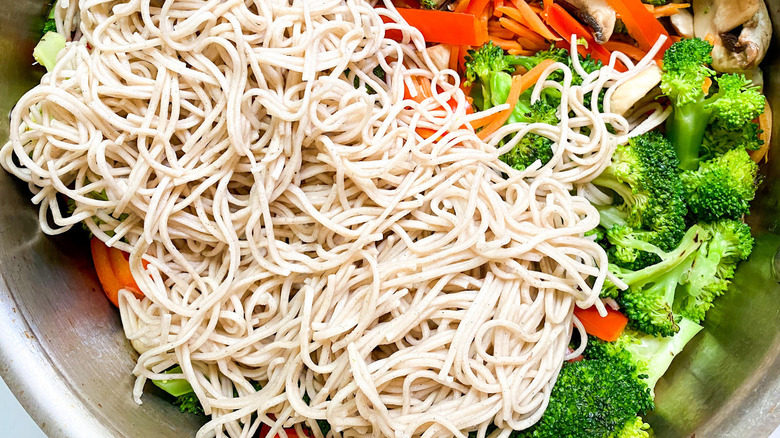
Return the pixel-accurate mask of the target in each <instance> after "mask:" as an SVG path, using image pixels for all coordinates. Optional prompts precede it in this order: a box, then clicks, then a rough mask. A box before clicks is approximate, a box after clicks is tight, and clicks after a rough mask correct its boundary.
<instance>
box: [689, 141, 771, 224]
mask: <svg viewBox="0 0 780 438" xmlns="http://www.w3.org/2000/svg"><path fill="white" fill-rule="evenodd" d="M757 175H758V164H756V163H755V162H754V161H753V160H752V159H751V158H750V155H748V153H747V151H745V149H742V148H739V149H732V150H730V151H727V152H726V153H724V154H723V155H721V156H718V157H715V158H713V159H711V160H710V161H706V162H704V163H701V164H700V165H699V168H698V170H689V171H686V172H683V173H682V175H681V178H682V181H683V187H684V188H685V193H686V199H687V202H688V207H689V209H690V212H691V215H692V216H693V217H694V219H696V220H698V221H703V222H713V221H716V220H718V219H739V218H740V217H742V215H744V214H746V213H748V211H749V210H750V202H751V201H752V200H753V198H755V195H756V189H757V185H756V178H757Z"/></svg>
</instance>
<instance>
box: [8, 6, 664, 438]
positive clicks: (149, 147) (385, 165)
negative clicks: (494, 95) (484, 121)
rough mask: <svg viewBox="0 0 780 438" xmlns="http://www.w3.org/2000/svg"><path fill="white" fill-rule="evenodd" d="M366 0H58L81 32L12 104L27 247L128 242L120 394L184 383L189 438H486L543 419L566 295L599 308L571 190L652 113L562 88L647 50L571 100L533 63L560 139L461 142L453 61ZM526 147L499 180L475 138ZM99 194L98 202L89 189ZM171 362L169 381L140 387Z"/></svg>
mask: <svg viewBox="0 0 780 438" xmlns="http://www.w3.org/2000/svg"><path fill="white" fill-rule="evenodd" d="M387 6H388V8H389V9H387V10H385V9H375V8H374V7H373V6H372V5H370V4H368V3H365V2H364V1H362V0H322V1H294V2H292V3H291V4H290V3H289V2H287V1H279V0H276V1H257V2H253V1H249V0H246V1H238V0H228V1H207V0H168V1H165V2H159V1H150V0H134V1H129V2H121V1H89V0H81V1H80V2H79V3H78V5H76V4H75V2H74V1H73V0H71V3H70V4H67V3H63V2H61V3H60V5H59V7H58V10H57V15H56V16H57V23H58V29H59V30H60V32H63V33H65V34H68V35H69V36H70V31H71V30H75V28H76V25H78V28H79V31H80V33H81V38H74V39H75V41H74V42H72V43H69V44H68V46H67V48H66V49H65V50H64V51H63V53H62V54H60V57H59V59H58V62H57V66H56V68H55V69H54V71H52V72H51V73H49V74H47V75H45V76H44V78H43V79H42V81H41V84H40V85H39V86H37V87H35V88H34V89H33V90H31V91H30V92H28V93H27V94H26V95H25V96H24V97H23V98H22V99H21V100H20V101H19V103H18V104H17V106H16V108H15V110H14V112H13V114H12V120H11V125H12V126H13V127H14V129H12V133H11V139H10V141H9V142H8V143H7V144H6V145H5V146H4V147H3V148H2V150H0V154H1V156H0V162H2V164H3V166H4V167H5V168H6V169H7V170H8V171H10V172H12V173H14V174H15V175H16V176H18V177H19V178H21V179H23V180H25V181H27V182H28V183H29V185H30V188H31V190H32V191H33V192H34V193H35V195H34V198H33V201H34V202H35V203H37V204H40V221H41V227H42V229H43V230H44V231H45V232H46V233H48V234H58V233H61V232H64V231H66V230H68V229H70V228H71V227H72V226H73V225H74V224H78V223H79V222H82V221H84V222H85V223H86V224H87V225H88V226H89V228H90V230H91V231H92V232H93V233H94V234H95V236H97V237H99V238H100V239H101V240H103V241H105V242H106V243H107V244H108V245H111V246H115V247H118V248H120V249H122V250H125V251H128V252H130V266H131V270H132V272H133V276H134V277H135V279H136V281H137V282H138V284H139V286H140V289H141V290H142V291H143V293H144V295H145V297H144V298H142V299H138V298H136V297H135V296H134V295H133V294H132V293H130V292H129V291H123V292H122V293H121V295H120V310H121V316H122V322H123V324H124V327H125V333H126V335H127V337H128V338H129V339H130V340H131V341H132V343H133V346H134V347H135V348H136V349H137V350H139V352H140V353H141V355H140V357H139V359H138V364H137V366H136V367H135V369H134V370H133V371H134V373H135V375H136V376H137V377H138V378H137V381H136V386H135V391H134V397H135V398H136V400H137V401H138V403H141V395H142V389H143V386H144V383H145V381H146V380H147V379H170V378H180V377H184V378H186V379H187V380H188V381H189V382H190V383H191V384H192V387H193V389H194V390H195V393H196V394H197V396H198V397H199V399H200V400H201V402H202V404H203V407H204V409H205V411H206V413H208V414H210V415H211V420H210V421H209V422H208V423H207V424H206V425H205V426H203V428H202V429H201V430H200V432H199V433H198V436H200V437H210V436H230V437H249V436H252V435H253V434H254V433H256V431H257V430H258V428H259V427H260V425H261V424H262V423H265V424H267V425H270V426H271V433H273V434H275V433H283V432H282V431H281V428H282V427H291V426H293V425H295V427H296V428H298V429H300V427H301V425H302V423H307V424H308V425H309V426H312V427H313V428H314V430H315V435H317V436H321V434H320V432H319V429H318V428H317V427H316V421H315V419H327V421H328V422H329V423H330V424H331V425H332V428H333V430H332V432H331V433H332V434H334V436H345V437H364V436H397V437H412V436H422V437H440V436H458V437H465V436H466V435H467V434H468V432H469V431H474V430H477V431H478V436H480V437H483V436H485V435H486V431H487V427H488V425H489V424H491V423H494V424H495V425H497V426H498V427H499V430H498V431H497V432H495V433H494V436H501V437H507V436H508V435H509V433H510V432H511V430H512V429H516V430H521V429H526V428H528V427H530V426H531V425H533V424H534V423H535V422H537V421H538V420H539V418H540V417H541V415H542V413H543V412H544V409H545V407H546V405H547V399H548V397H549V394H550V390H551V388H552V385H553V384H554V382H555V379H556V376H557V374H558V372H559V370H560V368H561V364H562V362H563V361H564V359H567V358H569V357H570V356H567V349H568V345H569V341H570V338H571V335H572V331H573V330H574V327H575V318H574V317H573V314H572V312H573V309H574V306H575V305H579V306H582V307H589V306H592V305H598V306H600V307H601V306H603V305H602V304H601V302H600V301H599V300H598V293H599V291H600V289H601V286H602V284H603V282H604V281H605V279H606V277H607V270H606V268H607V260H606V255H605V253H604V251H603V250H602V249H601V248H600V247H599V245H597V244H596V243H595V242H594V241H593V240H592V239H590V238H588V237H585V233H586V232H588V231H589V230H591V229H593V228H594V227H596V225H597V224H598V221H599V215H598V212H597V210H596V209H595V208H594V207H593V206H592V205H591V204H590V202H588V200H587V199H586V197H585V196H588V193H591V192H592V190H591V191H590V192H589V185H588V184H587V182H588V181H590V180H592V179H593V178H595V177H596V176H597V175H598V174H599V173H600V172H601V171H602V170H603V169H604V168H605V167H606V166H607V165H608V164H609V160H610V157H611V155H612V151H613V150H614V148H615V146H616V144H618V142H619V141H625V139H627V138H628V137H629V136H632V135H638V134H640V133H643V132H646V131H648V130H650V129H652V128H653V127H654V126H656V125H658V124H660V123H661V121H662V120H663V119H664V117H666V115H667V114H668V113H665V112H663V110H662V109H661V107H660V106H657V105H656V106H651V107H648V108H643V109H641V110H640V111H637V114H636V116H635V117H629V119H628V120H627V119H626V118H624V117H622V116H619V115H616V114H611V113H609V99H608V98H607V99H606V100H605V105H606V108H604V112H600V111H599V109H598V106H597V103H596V100H597V99H592V100H593V104H592V106H591V107H590V108H586V107H585V106H584V104H583V99H584V96H585V94H586V93H592V94H594V95H598V94H599V93H600V92H601V91H602V90H606V95H607V97H608V96H609V95H611V92H612V91H613V90H614V88H615V87H616V86H617V85H619V84H621V83H622V82H624V81H625V80H627V79H628V78H630V77H633V76H634V75H635V74H637V73H639V72H640V71H641V70H642V69H644V68H646V67H647V65H648V63H649V62H650V60H651V58H652V56H653V52H651V53H650V54H649V55H648V58H647V59H646V60H645V61H643V62H640V63H639V64H637V65H636V66H634V65H633V64H632V63H631V61H630V60H629V59H628V58H626V57H625V56H622V55H621V54H619V53H616V54H615V55H613V60H612V61H613V62H612V63H611V65H610V66H607V67H606V68H604V69H602V70H601V71H600V72H596V73H594V74H591V75H585V72H584V71H580V74H582V75H583V76H585V80H584V83H583V84H582V85H581V86H572V85H571V77H572V72H571V71H570V69H569V68H568V67H566V66H565V65H562V64H555V65H553V66H551V67H550V68H549V69H548V71H547V72H546V74H545V75H543V77H545V78H546V76H547V75H549V73H551V72H553V71H555V70H563V71H564V73H565V77H566V79H565V80H564V84H563V86H561V85H560V84H557V83H555V82H552V81H545V80H542V81H540V82H539V83H538V84H537V86H536V88H535V90H534V95H535V96H536V97H537V98H538V96H539V94H540V92H541V90H542V89H543V88H544V87H558V88H559V89H560V90H561V92H562V95H563V99H562V100H563V102H562V108H561V110H560V114H559V115H560V117H561V119H562V122H561V124H560V125H559V126H557V127H554V126H549V125H542V124H537V125H524V124H516V125H509V126H505V127H503V128H501V129H500V130H498V131H497V132H496V133H495V134H493V135H492V136H491V137H490V138H489V139H488V141H487V142H482V141H481V140H479V138H478V137H477V136H476V134H475V132H474V130H473V129H472V128H471V127H470V125H468V123H467V122H468V121H469V120H473V119H474V118H476V117H480V115H467V114H466V109H467V107H468V105H469V103H468V102H467V99H466V97H465V95H464V94H463V92H462V91H461V90H460V88H459V78H458V75H457V74H456V72H454V71H451V70H443V71H439V70H438V69H437V68H436V67H435V66H434V65H433V63H432V61H431V59H430V58H429V57H428V55H427V54H426V53H425V51H424V50H422V49H424V42H423V40H422V37H421V36H420V34H419V33H418V32H417V31H416V30H414V29H413V28H411V27H409V26H407V25H405V24H391V25H385V24H383V22H382V19H381V17H382V16H385V17H387V18H390V19H391V21H394V22H401V19H400V16H399V15H398V14H397V13H396V12H395V10H394V9H393V7H392V5H390V4H388V5H387ZM389 28H393V29H397V30H399V31H400V32H402V34H403V35H404V41H402V42H401V43H399V42H396V41H394V40H392V39H388V38H386V37H385V31H386V30H387V29H389ZM618 59H619V60H621V61H622V62H623V63H624V64H626V65H628V66H629V67H630V68H629V70H628V71H627V72H625V73H619V72H617V71H615V70H614V69H613V68H612V67H613V66H614V65H615V61H616V60H618ZM377 66H380V68H381V69H382V70H384V72H385V79H384V80H382V79H380V78H378V77H377V76H375V74H374V69H375V67H377ZM575 68H576V69H580V70H581V68H580V67H579V65H578V64H577V63H575ZM415 76H416V77H426V78H429V79H431V80H432V87H431V88H432V91H433V97H432V98H428V99H426V100H424V101H423V102H422V103H417V102H415V101H413V100H409V99H407V100H404V98H403V96H404V88H405V85H404V82H405V81H410V80H411V77H415ZM369 87H370V90H369ZM451 99H454V102H457V107H456V108H455V109H454V110H452V109H450V106H449V105H446V102H448V101H450V100H451ZM442 104H444V105H442ZM444 108H446V109H444ZM499 109H500V108H499ZM648 112H651V114H650V115H649V116H646V114H647V113H648ZM570 113H571V116H570ZM607 124H609V125H611V126H612V128H613V129H614V130H615V131H616V133H615V134H613V133H610V132H609V130H608V129H607ZM585 127H587V128H588V130H587V131H585V130H583V129H582V128H585ZM418 128H427V129H431V130H433V131H436V134H434V135H433V136H431V137H429V138H427V139H425V138H423V137H421V136H420V135H418V134H417V133H416V130H417V129H418ZM527 132H536V133H539V134H541V135H545V136H547V137H549V138H551V139H553V140H554V141H555V142H556V145H555V147H554V149H555V156H554V158H553V159H552V160H551V161H550V162H549V163H547V164H545V165H544V166H542V165H541V164H540V163H537V164H535V165H532V166H531V167H530V168H529V169H526V170H525V171H523V172H519V171H517V170H514V169H512V168H510V167H508V166H507V165H506V164H504V163H503V162H501V161H500V160H499V155H500V154H501V153H504V152H506V151H507V150H509V149H511V147H512V146H513V145H514V144H515V143H516V141H517V139H519V137H520V136H519V135H518V136H516V137H515V139H514V140H512V141H509V142H508V143H507V144H506V145H503V146H501V147H498V146H499V144H500V143H499V142H500V141H501V139H503V138H505V137H506V136H507V135H508V134H512V133H520V134H521V135H523V134H525V133H527ZM585 132H587V135H585ZM102 190H105V193H106V195H107V197H108V201H105V200H100V199H96V197H94V196H91V195H90V193H92V192H101V191H102ZM578 190H579V191H580V193H581V194H583V195H584V196H578V195H574V194H572V193H574V192H576V191H578ZM590 196H596V197H598V196H599V193H591V195H590ZM602 196H603V194H602ZM65 198H67V199H69V200H72V201H73V203H74V204H75V210H74V211H73V213H72V214H71V215H66V214H62V212H63V211H64V210H65V209H64V208H63V207H64V206H63V205H62V200H63V199H65ZM142 259H143V260H145V261H147V262H148V267H146V268H144V265H143V263H142ZM576 328H577V329H578V330H580V331H582V327H581V325H579V323H577V325H576ZM573 354H577V351H575V352H574V353H573ZM175 364H179V365H181V368H182V369H183V375H171V374H162V373H163V372H164V371H165V370H167V369H169V368H170V367H171V366H172V365H175ZM254 382H257V383H259V384H260V385H262V389H261V390H259V391H256V390H255V388H254V386H253V383H254ZM270 436H272V435H270Z"/></svg>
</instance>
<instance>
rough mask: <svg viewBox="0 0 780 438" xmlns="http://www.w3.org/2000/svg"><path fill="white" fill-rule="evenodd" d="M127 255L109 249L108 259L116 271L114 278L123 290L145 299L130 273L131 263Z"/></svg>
mask: <svg viewBox="0 0 780 438" xmlns="http://www.w3.org/2000/svg"><path fill="white" fill-rule="evenodd" d="M125 257H126V253H125V252H123V251H121V250H118V249H116V248H109V249H108V258H109V260H110V261H111V268H112V269H113V270H114V276H115V277H116V279H117V281H118V282H119V284H120V285H121V286H122V288H123V289H127V290H130V291H132V292H133V293H134V294H135V295H136V296H137V297H139V298H143V296H144V294H143V293H142V292H141V289H140V288H139V287H138V283H136V281H135V279H134V278H133V273H132V272H130V263H129V262H128V260H127V258H125Z"/></svg>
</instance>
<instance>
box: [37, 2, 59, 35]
mask: <svg viewBox="0 0 780 438" xmlns="http://www.w3.org/2000/svg"><path fill="white" fill-rule="evenodd" d="M56 6H57V3H56V2H54V3H53V4H52V5H51V7H50V8H49V14H48V15H46V21H45V22H44V23H43V30H42V31H41V36H43V35H46V34H47V33H49V32H57V23H56V22H55V21H54V8H55V7H56Z"/></svg>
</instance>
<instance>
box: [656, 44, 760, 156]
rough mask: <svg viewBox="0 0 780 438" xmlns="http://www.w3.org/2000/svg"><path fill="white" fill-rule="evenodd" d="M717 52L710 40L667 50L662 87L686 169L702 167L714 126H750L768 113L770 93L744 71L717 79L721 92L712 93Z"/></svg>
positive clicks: (670, 131) (669, 128) (674, 140)
mask: <svg viewBox="0 0 780 438" xmlns="http://www.w3.org/2000/svg"><path fill="white" fill-rule="evenodd" d="M711 52H712V45H711V44H710V43H708V42H706V41H703V40H701V39H698V38H692V39H684V40H682V41H679V42H677V43H675V44H673V45H672V46H671V47H670V48H669V49H668V50H667V51H666V52H665V53H664V65H663V71H664V73H663V76H662V80H661V90H662V91H663V93H664V94H665V95H667V96H668V97H669V98H670V99H671V101H672V107H673V108H674V112H673V113H672V116H671V117H669V119H668V120H667V125H666V132H667V135H668V136H669V140H671V141H672V143H673V144H674V146H675V149H676V150H677V155H678V157H679V159H680V168H681V169H683V170H693V169H696V168H697V167H698V164H699V159H700V150H701V147H702V143H703V140H704V137H705V132H706V131H707V130H708V129H709V128H712V129H714V130H722V129H728V130H735V131H739V130H744V129H745V128H744V125H746V124H748V123H751V122H752V120H753V119H755V118H756V117H758V116H759V115H760V114H761V113H762V112H763V111H764V105H765V97H764V96H763V94H762V93H761V92H760V90H759V89H758V88H757V87H755V86H753V85H752V84H751V82H750V81H749V80H747V79H746V78H745V76H743V75H737V74H725V75H722V76H721V77H720V78H717V92H716V93H715V94H713V95H712V96H710V97H708V96H707V95H706V93H705V91H704V89H705V82H706V81H707V79H708V78H711V77H713V76H714V75H715V71H714V70H712V69H711V68H710V66H709V65H710V64H711V63H712V55H711ZM735 135H741V134H735ZM748 145H749V143H748ZM710 147H711V146H710ZM720 147H722V146H719V148H720ZM705 152H707V151H706V150H705Z"/></svg>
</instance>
